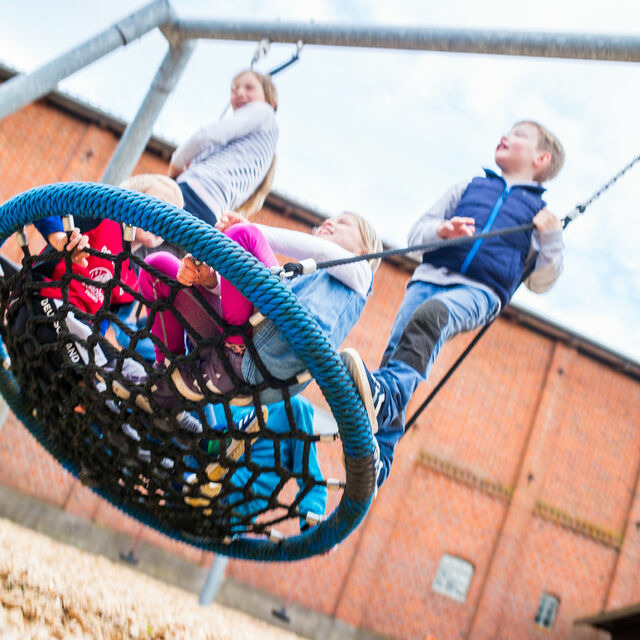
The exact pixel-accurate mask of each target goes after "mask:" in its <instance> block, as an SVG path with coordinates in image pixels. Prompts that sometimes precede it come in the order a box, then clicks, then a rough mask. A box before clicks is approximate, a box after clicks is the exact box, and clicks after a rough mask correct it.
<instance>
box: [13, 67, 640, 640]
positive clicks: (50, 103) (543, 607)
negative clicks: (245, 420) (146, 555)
mask: <svg viewBox="0 0 640 640" xmlns="http://www.w3.org/2000/svg"><path fill="white" fill-rule="evenodd" d="M0 74H2V75H0V79H2V78H6V77H8V76H9V72H8V71H7V70H2V69H0ZM121 131H122V123H118V122H117V121H116V120H114V119H113V118H112V117H110V116H108V115H107V114H104V113H101V112H99V111H97V110H95V109H93V108H90V107H87V106H85V105H82V104H80V103H78V102H76V101H74V100H70V99H68V98H65V97H64V96H61V95H58V94H52V95H51V96H49V97H48V99H47V100H42V101H39V102H37V103H35V104H32V105H30V106H28V107H25V108H23V109H21V110H20V111H19V112H17V113H15V114H13V115H11V116H9V117H8V118H6V119H4V120H3V121H1V122H0V149H1V153H0V202H4V201H5V200H6V199H8V198H10V197H11V196H13V195H14V194H16V193H18V192H20V191H23V190H25V189H28V188H30V187H33V186H36V185H40V184H43V183H48V182H56V181H65V180H97V179H99V177H100V175H101V174H102V172H103V171H104V169H105V167H106V165H107V163H108V160H109V158H110V155H111V153H112V152H113V150H114V149H115V146H116V144H117V141H118V138H119V135H120V134H121ZM170 150H171V149H170V145H168V144H167V143H165V142H163V141H161V140H157V139H156V140H153V141H152V142H151V143H150V145H149V147H148V150H147V152H146V153H145V154H144V156H143V157H142V159H141V160H140V162H139V163H138V166H137V167H136V170H135V172H136V173H139V172H164V171H165V170H166V166H167V159H168V155H169V153H170ZM260 216H261V218H260V219H261V220H262V221H266V222H272V223H275V224H280V225H285V226H290V227H293V228H299V229H305V228H308V227H309V226H310V225H312V224H313V223H314V222H315V221H317V219H318V215H317V214H316V213H314V212H313V211H310V210H308V209H305V208H304V207H301V206H299V205H297V204H296V203H294V202H291V201H289V200H287V199H285V198H282V197H279V196H277V195H272V196H271V197H270V198H269V199H268V201H267V205H266V207H265V209H264V210H263V212H262V213H261V214H260ZM31 235H32V237H33V238H36V236H37V234H33V233H32V234H31ZM34 241H37V240H34ZM3 252H4V253H5V254H7V255H9V256H10V257H12V258H14V259H16V258H17V257H18V253H17V248H16V246H15V245H14V244H12V242H11V241H9V242H8V243H6V244H5V246H4V248H3ZM409 267H410V265H408V263H405V262H403V261H394V262H391V261H387V262H385V263H383V265H382V266H381V268H380V270H379V272H378V274H377V275H376V279H375V284H374V294H373V297H372V298H371V300H370V302H369V303H368V305H367V308H366V310H365V313H364V314H363V318H362V319H361V321H360V322H359V324H358V325H357V326H356V328H355V329H354V330H353V332H352V333H351V334H350V336H349V338H348V341H347V342H348V344H349V345H350V346H353V347H355V348H356V349H358V350H359V351H360V353H362V354H363V357H364V358H365V361H367V362H369V363H372V364H373V363H375V362H377V361H378V360H379V358H380V356H381V354H382V351H383V349H384V346H385V344H386V338H387V336H388V332H389V329H390V327H391V323H392V321H393V317H394V314H395V310H396V309H397V308H398V306H399V304H400V302H401V299H402V296H403V289H404V282H405V281H406V279H407V277H408V273H409V271H408V269H409ZM470 337H471V336H468V335H464V336H459V337H458V338H456V339H455V340H454V341H453V342H452V343H451V344H449V345H447V346H446V348H445V349H444V350H443V353H442V355H441V357H440V358H439V361H438V363H437V366H436V367H435V370H434V372H433V375H432V377H431V378H432V380H433V381H437V380H438V379H439V377H440V376H441V375H442V373H443V372H444V371H445V370H446V368H447V367H448V366H449V365H450V364H451V362H452V361H453V360H454V358H455V357H456V355H457V354H458V353H459V352H460V350H461V349H462V348H464V346H465V345H466V344H467V342H468V341H469V339H470ZM639 380H640V366H638V364H637V363H634V362H631V361H629V360H627V359H625V358H624V357H621V356H620V355H618V354H615V353H612V352H610V351H607V350H605V349H603V348H601V347H599V346H598V345H595V344H593V343H590V342H588V341H586V340H584V339H581V338H580V337H577V336H575V335H572V334H571V333H570V332H568V331H566V330H564V329H562V328H560V327H557V326H554V325H552V324H551V323H549V322H547V321H545V320H543V319H540V318H537V317H535V316H533V315H532V314H530V313H527V312H524V311H522V310H519V309H517V308H514V307H510V308H508V309H507V310H506V311H505V313H504V314H503V316H502V317H501V318H500V319H499V320H498V321H497V322H496V323H495V324H494V326H493V327H492V328H491V330H490V331H489V332H488V333H487V335H486V336H485V337H484V338H483V340H482V341H481V342H480V343H479V345H478V347H477V348H476V349H475V350H474V352H473V353H472V355H471V356H470V357H469V358H468V360H467V361H466V362H465V363H464V365H463V366H462V367H461V369H460V370H459V371H458V372H457V373H456V374H455V377H454V378H453V379H452V380H451V381H450V382H449V383H448V384H447V386H446V387H445V388H444V390H443V391H442V392H441V393H440V394H439V395H438V396H437V398H436V399H435V401H434V402H433V403H432V405H431V406H430V408H429V410H427V411H426V412H425V413H424V414H423V415H422V416H421V418H420V420H419V421H418V424H417V426H416V428H414V429H413V430H412V431H411V432H410V433H409V434H408V435H407V436H406V437H405V438H404V439H403V441H402V442H401V444H400V445H399V447H398V451H397V455H396V461H395V464H394V468H393V471H392V474H391V477H390V479H389V480H388V482H387V483H386V484H385V485H384V488H383V489H382V491H381V492H380V494H379V496H378V498H377V500H376V501H375V503H374V504H373V506H372V508H371V510H370V513H369V514H368V516H367V518H366V519H365V521H364V522H363V524H362V525H361V526H360V527H359V529H358V530H357V531H356V532H355V533H354V534H352V535H351V536H350V537H349V538H348V539H347V540H346V541H345V542H343V543H342V544H341V545H340V547H339V548H338V550H337V551H336V552H335V553H333V554H332V555H330V556H327V557H318V558H314V559H311V560H307V561H304V562H302V563H292V564H258V563H253V562H245V561H237V560H234V561H231V562H230V564H229V568H228V571H227V573H228V575H229V576H231V577H232V578H234V579H236V580H237V581H240V582H242V583H244V584H247V585H251V586H252V587H254V588H257V589H259V590H264V591H268V592H271V593H273V594H276V595H278V596H280V597H282V598H284V597H286V595H287V594H288V593H289V590H290V588H291V586H292V584H293V583H294V580H295V578H296V577H297V576H298V575H299V574H300V573H301V572H303V573H304V575H303V576H302V577H301V578H300V581H299V583H298V587H297V591H296V594H295V600H296V602H297V603H298V604H300V605H302V606H304V607H307V608H308V609H310V610H313V611H315V612H318V613H319V614H323V615H325V616H328V617H333V618H336V619H339V620H341V621H343V622H345V623H347V624H348V625H352V626H353V627H358V628H361V629H365V630H368V631H370V632H373V633H376V634H380V635H383V636H388V637H394V638H396V637H397V638H421V639H422V638H437V639H438V640H449V639H462V638H470V639H473V640H493V639H494V638H500V639H501V640H521V639H523V638H554V639H556V638H557V639H568V638H572V639H577V638H596V637H602V636H598V635H597V634H598V633H599V632H597V631H595V630H594V629H593V628H591V627H588V626H584V625H578V626H574V624H573V623H574V620H576V619H579V618H585V617H587V616H590V615H593V614H594V613H596V612H598V611H606V610H613V609H619V608H621V607H626V606H629V605H632V604H634V603H637V602H638V601H639V600H640V383H639ZM430 388H431V386H430V385H429V384H427V385H424V388H421V389H420V390H419V393H418V394H417V397H416V398H415V399H414V403H413V407H414V408H415V407H416V406H417V405H418V404H419V402H420V401H421V399H422V398H424V397H425V396H426V394H427V393H428V391H429V390H430ZM309 395H310V397H311V399H312V400H313V402H314V403H315V404H317V405H318V406H319V407H326V405H324V403H323V400H322V398H321V395H320V394H319V393H318V392H317V390H313V389H312V390H311V391H310V392H309ZM321 462H322V465H323V470H324V471H325V473H326V474H327V475H329V476H334V477H335V476H338V475H340V472H341V461H340V455H339V452H338V451H337V450H335V449H327V450H326V451H324V450H323V451H321ZM0 484H2V485H6V486H9V487H13V488H15V489H18V490H20V491H22V492H24V493H26V494H29V495H31V496H35V497H37V498H39V499H40V500H42V501H45V502H47V503H50V504H53V505H56V506H57V507H59V508H60V509H63V510H65V511H67V512H68V513H71V514H76V515H80V516H82V517H84V518H87V519H89V520H92V521H94V522H96V523H98V524H100V525H102V526H104V527H108V528H112V529H115V530H118V531H124V532H127V533H130V534H131V535H135V533H136V532H137V531H138V524H137V523H136V522H135V521H133V520H131V519H129V518H127V517H125V516H123V515H122V514H121V513H120V512H119V511H117V510H116V509H115V508H113V507H112V506H110V505H108V504H106V503H105V502H104V501H102V500H101V499H99V498H98V497H96V496H95V495H94V494H93V493H91V492H90V491H89V490H88V489H86V488H85V487H83V486H82V485H80V484H79V483H78V482H77V481H76V480H75V479H74V478H72V477H71V476H69V475H68V474H67V473H66V472H64V471H63V470H62V468H61V467H60V466H59V465H58V464H57V463H56V462H55V461H54V460H52V459H51V458H50V456H48V455H47V454H46V453H44V451H43V450H42V449H41V448H40V447H39V445H37V444H36V443H35V441H34V440H33V438H31V436H30V435H29V434H28V432H27V431H26V430H25V429H24V428H23V427H22V426H21V425H20V424H19V423H18V422H17V421H16V420H15V418H14V417H13V416H10V417H9V419H8V420H7V422H6V423H5V424H4V425H3V426H2V427H0ZM335 499H337V498H335ZM335 499H334V500H335ZM331 508H333V505H332V506H331ZM144 538H145V539H146V540H149V541H151V542H153V543H154V544H157V545H158V546H161V547H163V548H165V549H167V550H168V551H170V552H172V553H176V554H180V555H182V556H184V557H186V558H188V559H189V560H190V561H192V562H194V563H199V564H202V565H206V564H208V563H209V562H210V554H205V553H203V552H201V551H199V550H196V549H194V548H191V547H187V546H185V545H181V544H177V543H175V542H172V541H169V540H167V539H166V538H164V537H163V536H162V535H160V534H158V533H155V532H154V531H150V530H149V531H146V530H145V532H144ZM547 627H548V628H547Z"/></svg>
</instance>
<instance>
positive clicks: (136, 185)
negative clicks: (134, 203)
mask: <svg viewBox="0 0 640 640" xmlns="http://www.w3.org/2000/svg"><path fill="white" fill-rule="evenodd" d="M159 182H160V183H162V185H163V186H165V187H166V188H167V189H169V191H170V192H171V196H172V201H171V204H173V205H175V206H176V207H179V208H180V209H182V207H183V206H184V197H183V195H182V191H180V187H179V186H178V183H177V182H176V181H175V180H173V179H172V178H170V177H169V176H165V175H163V174H161V173H139V174H138V175H136V176H130V177H129V178H127V179H126V180H123V181H122V182H121V183H120V187H121V188H122V189H129V190H130V191H139V192H140V193H149V191H150V190H151V189H153V186H154V184H158V183H159Z"/></svg>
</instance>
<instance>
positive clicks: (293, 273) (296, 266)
mask: <svg viewBox="0 0 640 640" xmlns="http://www.w3.org/2000/svg"><path fill="white" fill-rule="evenodd" d="M638 162H640V154H638V155H637V156H636V157H635V158H633V160H631V161H630V162H629V163H628V164H627V165H625V166H624V167H623V168H622V169H621V170H620V171H618V173H616V174H615V175H614V176H613V177H612V178H611V179H610V180H609V181H608V182H606V183H605V184H603V185H602V186H601V187H600V188H599V189H598V190H597V191H596V192H594V193H593V195H592V196H591V197H590V198H588V199H587V200H585V201H584V202H582V203H580V204H578V205H576V206H575V207H574V209H572V210H571V211H570V212H569V213H568V214H567V215H566V216H565V217H564V218H562V227H563V229H564V228H566V227H567V226H568V224H569V223H570V222H572V221H573V220H575V219H576V218H577V217H578V216H579V215H581V214H583V213H584V211H585V209H586V208H587V207H588V206H589V205H590V204H591V203H593V202H594V200H597V199H598V198H599V197H600V196H601V195H602V194H603V193H604V192H605V191H607V190H608V189H610V188H611V187H612V186H613V185H614V184H615V183H616V182H617V181H618V180H619V179H620V178H621V177H622V176H623V175H624V174H625V173H626V172H627V171H629V169H631V168H632V167H633V166H634V165H635V164H637V163H638ZM533 226H534V225H533V223H532V222H530V223H527V224H522V225H518V226H515V227H505V228H503V229H498V230H495V231H486V232H484V233H477V234H474V235H472V236H461V237H458V238H448V239H446V240H440V241H438V242H431V243H428V244H418V245H414V246H411V247H403V248H400V249H385V250H384V251H378V252H376V253H366V254H363V255H359V256H353V257H351V258H341V259H338V260H326V261H324V262H318V263H315V264H314V265H313V267H312V270H313V268H315V269H329V268H331V267H339V266H341V265H344V264H351V263H354V262H361V261H362V260H376V259H378V258H389V257H391V256H397V255H404V254H407V253H418V252H419V253H422V254H423V255H424V254H425V253H432V252H434V251H437V250H439V249H445V248H447V247H451V246H453V245H457V244H462V243H464V242H474V241H476V240H483V239H486V238H496V237H498V236H507V235H512V234H514V233H520V232H521V231H529V230H530V229H532V228H533ZM284 269H285V271H286V275H287V277H291V278H295V277H297V276H300V275H302V274H303V273H307V271H305V264H304V263H300V262H290V263H287V264H286V265H285V266H284Z"/></svg>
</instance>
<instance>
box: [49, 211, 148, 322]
mask: <svg viewBox="0 0 640 640" xmlns="http://www.w3.org/2000/svg"><path fill="white" fill-rule="evenodd" d="M84 235H86V236H88V237H89V246H90V247H92V248H93V249H96V250H97V251H100V252H101V253H111V254H118V253H120V252H121V251H123V246H122V230H121V226H120V224H119V223H117V222H114V221H113V220H103V221H102V222H101V223H100V224H98V225H97V226H96V227H94V228H93V229H91V230H89V231H86V232H84ZM87 263H88V264H87V266H86V267H81V266H80V265H77V264H73V265H72V269H73V273H74V274H77V275H79V276H83V277H85V278H87V279H88V280H93V281H95V282H108V281H109V280H111V278H113V274H114V267H115V265H114V263H113V262H112V261H111V260H108V259H106V258H99V257H97V256H88V258H87ZM65 273H66V265H65V261H64V260H60V261H59V262H58V263H57V264H56V265H55V267H54V268H53V272H52V274H51V278H46V281H48V282H52V281H55V282H59V281H61V280H62V278H63V276H64V274H65ZM120 281H121V282H122V283H124V284H126V285H128V286H129V287H130V288H131V289H133V290H134V291H137V290H138V277H137V275H136V273H135V271H134V270H133V269H132V268H131V265H130V264H129V259H127V260H124V261H123V263H122V271H121V273H120ZM40 295H42V296H46V297H49V298H57V299H58V300H62V292H61V290H60V287H45V288H43V289H42V290H41V292H40ZM132 301H133V296H132V295H131V294H130V293H128V292H126V291H125V290H124V289H123V288H122V287H116V288H115V289H113V291H112V293H111V300H110V301H109V302H110V304H126V303H128V302H132ZM69 303H70V304H72V305H74V306H75V307H78V309H81V310H82V311H85V312H86V313H91V314H94V313H96V311H98V309H100V308H101V307H102V306H103V303H104V290H103V289H101V288H100V287H96V286H94V285H92V284H89V283H85V282H81V281H80V280H78V279H76V278H73V279H72V280H71V282H70V283H69Z"/></svg>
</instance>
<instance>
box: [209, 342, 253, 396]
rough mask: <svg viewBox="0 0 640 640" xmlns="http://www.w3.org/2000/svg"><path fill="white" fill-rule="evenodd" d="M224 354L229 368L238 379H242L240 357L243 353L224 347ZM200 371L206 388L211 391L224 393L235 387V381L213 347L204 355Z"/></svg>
mask: <svg viewBox="0 0 640 640" xmlns="http://www.w3.org/2000/svg"><path fill="white" fill-rule="evenodd" d="M224 355H225V357H226V359H227V362H228V363H229V364H230V365H231V370H232V371H233V373H234V374H235V376H236V378H238V380H244V378H243V377H242V358H243V354H240V353H235V351H232V350H231V349H227V348H225V349H224ZM202 373H203V375H204V378H205V380H206V383H207V389H209V391H211V392H213V393H219V394H220V395H224V394H225V393H229V392H230V391H233V390H234V389H235V388H236V383H235V382H234V381H233V379H232V377H231V376H230V375H229V372H228V371H227V368H226V367H225V365H224V363H223V361H222V358H221V357H220V354H218V352H217V351H216V350H215V349H212V350H211V352H210V353H209V354H208V355H207V356H206V358H205V359H204V360H203V361H202Z"/></svg>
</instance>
